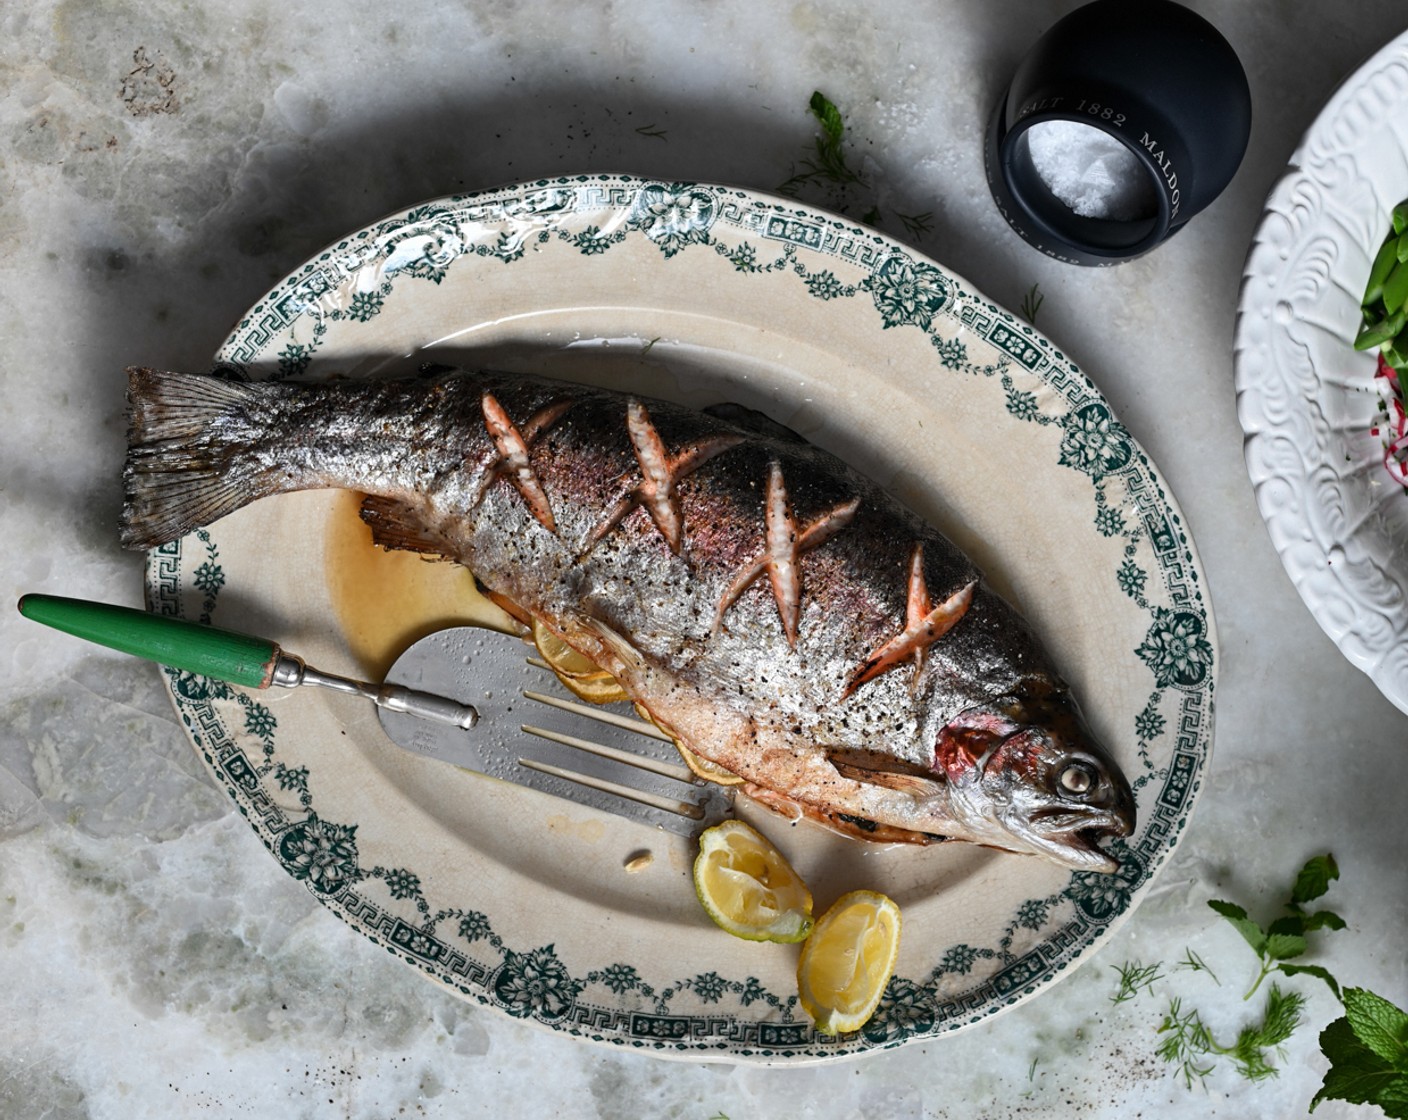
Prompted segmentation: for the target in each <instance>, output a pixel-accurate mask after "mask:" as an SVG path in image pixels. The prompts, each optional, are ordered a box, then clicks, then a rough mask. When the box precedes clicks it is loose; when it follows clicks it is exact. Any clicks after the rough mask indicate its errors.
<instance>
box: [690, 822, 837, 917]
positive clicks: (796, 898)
mask: <svg viewBox="0 0 1408 1120" xmlns="http://www.w3.org/2000/svg"><path fill="white" fill-rule="evenodd" d="M694 890H695V893H696V894H698V895H699V901H700V903H701V904H702V905H703V907H704V910H705V912H706V913H707V914H708V915H709V917H711V918H712V919H713V920H714V922H715V923H716V924H717V925H719V926H720V927H721V928H723V929H725V930H727V931H728V932H729V933H731V934H733V935H734V936H735V937H741V938H743V939H744V940H745V941H782V942H791V941H801V940H802V939H803V938H805V937H806V936H807V934H809V933H810V932H811V930H812V894H811V891H809V890H807V885H806V884H805V883H804V882H802V880H801V878H800V877H799V876H798V875H797V873H796V872H795V871H793V870H792V867H791V865H790V864H788V862H787V860H785V859H784V858H783V857H782V853H781V852H779V851H778V850H777V849H776V848H774V847H773V846H772V845H771V844H770V843H768V841H767V839H766V838H765V837H764V836H763V835H762V834H761V833H759V832H757V831H756V830H755V829H753V828H751V827H749V826H748V825H746V824H744V823H743V822H742V821H736V820H729V821H724V823H723V824H720V825H715V826H714V827H713V828H710V829H707V830H705V832H704V834H703V835H702V836H700V837H699V855H698V856H697V857H695V860H694Z"/></svg>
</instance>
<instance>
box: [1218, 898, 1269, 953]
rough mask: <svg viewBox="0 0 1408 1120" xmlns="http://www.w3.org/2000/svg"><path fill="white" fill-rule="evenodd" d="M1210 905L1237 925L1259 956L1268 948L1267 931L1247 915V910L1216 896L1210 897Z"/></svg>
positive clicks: (1239, 931) (1238, 930)
mask: <svg viewBox="0 0 1408 1120" xmlns="http://www.w3.org/2000/svg"><path fill="white" fill-rule="evenodd" d="M1208 905H1209V906H1211V907H1212V908H1213V909H1214V910H1215V911H1217V913H1219V914H1221V915H1222V916H1223V917H1224V918H1226V919H1227V920H1228V921H1229V922H1231V923H1232V924H1233V925H1234V926H1235V927H1236V929H1237V932H1238V933H1240V934H1241V935H1242V936H1243V937H1244V938H1246V941H1247V944H1248V945H1250V946H1251V947H1252V948H1253V949H1254V950H1255V951H1256V953H1257V955H1258V956H1260V955H1261V953H1262V952H1263V950H1265V948H1266V933H1265V932H1264V931H1263V930H1262V928H1261V927H1260V926H1259V925H1257V924H1256V923H1255V922H1254V921H1252V920H1251V919H1250V918H1249V917H1247V912H1246V911H1245V910H1243V909H1242V908H1241V907H1240V906H1238V905H1237V904H1236V903H1235V902H1223V901H1222V900H1221V899H1216V898H1213V899H1209V900H1208Z"/></svg>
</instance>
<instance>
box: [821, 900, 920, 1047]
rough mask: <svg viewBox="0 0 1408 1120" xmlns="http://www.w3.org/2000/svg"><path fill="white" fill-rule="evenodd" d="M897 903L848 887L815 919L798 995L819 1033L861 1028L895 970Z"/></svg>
mask: <svg viewBox="0 0 1408 1120" xmlns="http://www.w3.org/2000/svg"><path fill="white" fill-rule="evenodd" d="M899 949H900V908H899V907H898V906H897V905H896V904H895V902H894V900H893V899H890V898H886V897H885V896H884V895H883V894H878V893H877V892H875V891H851V892H850V893H849V894H844V895H842V896H841V897H840V898H838V899H837V900H836V903H835V905H833V906H832V907H831V909H830V910H828V911H827V912H826V913H825V914H823V915H822V916H821V918H820V919H819V920H818V921H817V923H816V928H815V929H814V930H813V931H812V935H811V937H810V939H808V941H807V943H806V944H805V945H803V946H802V955H801V958H800V959H799V960H798V962H797V994H798V997H799V998H800V999H801V1001H802V1006H803V1007H805V1008H806V1010H807V1014H808V1015H810V1016H811V1017H812V1020H813V1021H814V1022H815V1023H816V1029H817V1030H819V1031H821V1032H822V1033H823V1034H843V1033H845V1032H846V1031H855V1030H859V1029H860V1028H861V1027H862V1026H864V1025H865V1023H866V1021H867V1020H868V1019H869V1018H870V1017H871V1016H872V1015H874V1014H875V1008H876V1007H877V1006H878V1005H879V1003H880V997H881V995H883V994H884V991H885V985H887V984H888V983H889V982H890V977H891V976H892V975H894V971H895V958H896V957H897V956H898V955H899Z"/></svg>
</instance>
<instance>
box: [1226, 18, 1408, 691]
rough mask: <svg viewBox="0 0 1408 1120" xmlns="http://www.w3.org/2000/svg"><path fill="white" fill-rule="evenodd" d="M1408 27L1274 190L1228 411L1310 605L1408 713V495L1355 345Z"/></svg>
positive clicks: (1397, 146)
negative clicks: (1388, 459)
mask: <svg viewBox="0 0 1408 1120" xmlns="http://www.w3.org/2000/svg"><path fill="white" fill-rule="evenodd" d="M1405 121H1408V32H1405V33H1404V34H1402V35H1400V36H1398V37H1397V38H1396V39H1394V40H1393V41H1392V42H1390V43H1388V44H1387V45H1385V46H1384V47H1383V48H1382V49H1381V50H1379V51H1378V52H1377V53H1376V54H1375V55H1374V56H1373V57H1372V58H1370V59H1369V60H1368V61H1367V62H1365V63H1364V65H1363V66H1361V67H1360V68H1359V69H1358V70H1357V71H1355V73H1353V74H1352V75H1350V77H1349V78H1347V79H1346V80H1345V81H1344V82H1343V83H1342V84H1341V85H1340V87H1339V89H1338V90H1336V92H1335V93H1334V95H1333V96H1332V97H1331V98H1330V99H1329V101H1328V102H1326V104H1325V107H1324V108H1323V109H1322V110H1321V112H1320V115H1319V116H1318V117H1317V118H1316V119H1315V122H1314V123H1313V124H1312V125H1311V127H1310V128H1309V129H1308V130H1307V131H1306V134H1305V136H1304V138H1303V139H1302V140H1301V143H1300V146H1299V147H1298V148H1297V149H1296V151H1295V153H1294V154H1293V155H1292V156H1291V160H1290V166H1289V167H1288V169H1287V171H1286V173H1285V175H1283V176H1282V178H1281V180H1280V181H1279V182H1278V183H1277V184H1276V186H1275V187H1274V188H1273V189H1272V191H1271V194H1270V197H1269V198H1268V199H1267V202H1266V209H1265V213H1264V215H1263V217H1262V221H1261V224H1260V226H1259V227H1258V229H1257V233H1256V236H1255V238H1254V239H1253V241H1252V247H1251V250H1250V252H1249V253H1248V255H1247V262H1246V266H1245V270H1244V275H1243V281H1242V293H1241V299H1240V306H1239V308H1238V315H1237V343H1236V377H1237V412H1238V417H1239V419H1240V421H1241V424H1242V430H1243V432H1244V434H1245V442H1244V453H1245V457H1246V462H1247V470H1248V473H1249V474H1250V476H1251V480H1252V483H1253V485H1254V486H1255V487H1256V498H1257V506H1258V507H1259V509H1260V511H1261V515H1262V518H1263V519H1264V520H1265V521H1266V527H1267V529H1268V531H1269V532H1270V534H1271V540H1272V542H1273V543H1274V544H1275V546H1276V551H1277V552H1278V553H1279V554H1280V557H1281V562H1282V564H1283V565H1284V566H1285V569H1286V572H1287V574H1288V575H1289V576H1290V577H1291V580H1292V582H1293V583H1294V584H1295V586H1296V590H1297V591H1299V592H1300V596H1301V599H1302V600H1304V602H1305V605H1306V607H1308V608H1309V610H1310V613H1311V614H1312V615H1313V616H1314V617H1315V620H1316V621H1317V622H1318V623H1319V624H1320V627H1321V628H1322V629H1323V630H1324V631H1325V633H1326V634H1328V635H1329V636H1330V638H1331V639H1333V640H1334V642H1335V644H1336V645H1337V646H1338V647H1339V649H1340V652H1341V653H1343V654H1344V655H1345V657H1347V658H1348V659H1349V661H1350V662H1351V663H1352V664H1353V665H1355V666H1357V667H1358V668H1359V669H1361V670H1362V671H1363V672H1365V673H1367V674H1368V675H1369V677H1370V678H1371V679H1372V680H1373V682H1374V684H1375V685H1377V686H1378V688H1379V690H1380V691H1381V692H1382V693H1383V694H1384V695H1385V696H1386V697H1388V699H1389V700H1391V701H1392V702H1393V703H1394V704H1396V705H1397V706H1398V707H1399V708H1400V709H1402V710H1403V711H1405V712H1408V494H1405V493H1404V491H1403V488H1402V487H1401V486H1398V485H1397V484H1396V483H1394V481H1393V479H1392V478H1391V477H1390V476H1389V474H1388V472H1387V470H1386V469H1385V468H1384V465H1383V446H1382V444H1381V442H1380V440H1379V438H1378V437H1377V436H1375V435H1374V434H1373V433H1372V429H1373V428H1374V427H1375V426H1376V424H1377V422H1378V413H1379V409H1380V400H1379V394H1378V391H1377V389H1376V388H1375V385H1374V369H1375V357H1374V355H1373V354H1372V353H1357V352H1355V350H1354V349H1353V348H1352V346H1353V342H1354V337H1355V335H1356V334H1357V333H1358V331H1359V327H1360V322H1361V313H1360V300H1361V299H1362V298H1363V293H1364V285H1365V283H1366V282H1367V280H1368V276H1369V265H1370V263H1371V262H1372V261H1373V258H1374V254H1375V253H1376V252H1377V251H1378V248H1379V246H1380V245H1381V244H1382V243H1383V240H1384V237H1385V236H1386V235H1387V234H1388V232H1389V228H1390V227H1389V215H1390V212H1391V211H1392V210H1393V207H1394V206H1396V205H1397V204H1398V203H1399V202H1401V201H1402V200H1403V199H1405V198H1408V125H1405V123H1404V122H1405Z"/></svg>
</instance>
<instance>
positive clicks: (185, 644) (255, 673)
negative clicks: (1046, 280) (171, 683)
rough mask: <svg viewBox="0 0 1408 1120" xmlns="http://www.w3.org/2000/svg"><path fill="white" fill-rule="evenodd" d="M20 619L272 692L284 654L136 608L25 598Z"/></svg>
mask: <svg viewBox="0 0 1408 1120" xmlns="http://www.w3.org/2000/svg"><path fill="white" fill-rule="evenodd" d="M19 608H20V614H22V615H24V616H25V618H29V619H33V620H34V621H35V622H42V623H43V624H44V625H45V626H52V627H53V628H54V629H55V630H62V631H64V633H66V634H73V635H74V636H75V637H79V638H86V639H87V640H88V641H90V642H97V643H98V644H99V645H103V646H107V647H108V648H109V649H115V650H121V651H122V652H123V653H131V654H135V655H136V656H138V657H145V658H146V659H147V660H148V661H155V662H157V664H159V665H170V666H171V667H172V668H174V669H186V670H188V671H189V672H192V673H199V674H201V675H202V676H206V677H215V678H216V679H218V680H222V681H229V682H230V683H231V684H239V685H244V686H245V687H247V688H267V687H268V686H269V682H270V678H271V676H272V674H273V672H274V665H275V664H276V663H277V661H278V659H279V656H280V651H279V647H278V646H277V645H275V644H274V643H273V642H271V641H269V640H268V639H266V638H254V637H250V636H249V635H247V634H236V633H233V632H232V631H229V630H217V629H216V628H215V627H213V626H202V625H201V624H200V623H198V622H187V621H186V620H185V619H181V618H166V617H163V616H162V615H157V614H148V613H147V612H146V611H138V610H133V609H132V608H131V607H114V606H111V605H110V604H107V603H91V602H88V601H87V600H85V599H65V598H63V597H61V596H58V595H26V596H24V597H23V598H21V599H20V603H19Z"/></svg>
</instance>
